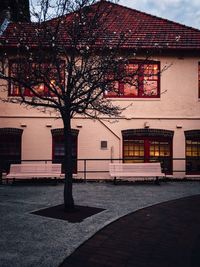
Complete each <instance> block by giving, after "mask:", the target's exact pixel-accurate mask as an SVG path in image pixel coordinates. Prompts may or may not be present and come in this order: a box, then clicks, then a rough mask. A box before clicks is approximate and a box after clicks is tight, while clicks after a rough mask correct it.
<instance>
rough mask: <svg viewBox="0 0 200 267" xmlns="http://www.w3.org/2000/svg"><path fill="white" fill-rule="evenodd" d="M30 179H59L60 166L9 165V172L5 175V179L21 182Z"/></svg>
mask: <svg viewBox="0 0 200 267" xmlns="http://www.w3.org/2000/svg"><path fill="white" fill-rule="evenodd" d="M32 178H54V179H60V178H61V164H50V163H47V164H42V163H32V164H25V163H22V164H11V166H10V172H9V174H7V175H6V177H5V179H6V180H7V182H8V180H9V179H13V180H21V179H32Z"/></svg>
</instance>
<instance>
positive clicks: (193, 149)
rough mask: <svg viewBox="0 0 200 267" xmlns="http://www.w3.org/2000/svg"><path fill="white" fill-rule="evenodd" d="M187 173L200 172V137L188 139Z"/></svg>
mask: <svg viewBox="0 0 200 267" xmlns="http://www.w3.org/2000/svg"><path fill="white" fill-rule="evenodd" d="M186 174H190V175H191V174H194V175H195V174H200V137H196V138H191V137H190V138H189V139H186Z"/></svg>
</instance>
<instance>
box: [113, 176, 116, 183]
mask: <svg viewBox="0 0 200 267" xmlns="http://www.w3.org/2000/svg"><path fill="white" fill-rule="evenodd" d="M113 184H114V185H116V184H117V177H114V180H113Z"/></svg>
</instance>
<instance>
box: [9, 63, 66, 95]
mask: <svg viewBox="0 0 200 267" xmlns="http://www.w3.org/2000/svg"><path fill="white" fill-rule="evenodd" d="M64 71H65V67H64V62H63V61H62V62H61V63H60V66H59V67H58V68H56V66H55V65H54V64H52V63H35V62H32V63H27V64H26V63H23V62H20V63H19V62H13V61H11V62H9V75H10V77H12V78H14V79H16V80H14V81H12V82H11V81H10V84H9V95H10V96H20V95H23V96H30V97H31V96H33V95H35V94H38V95H42V96H55V91H56V90H57V91H58V90H60V89H59V88H60V86H61V85H62V84H64ZM17 80H18V81H19V82H17Z"/></svg>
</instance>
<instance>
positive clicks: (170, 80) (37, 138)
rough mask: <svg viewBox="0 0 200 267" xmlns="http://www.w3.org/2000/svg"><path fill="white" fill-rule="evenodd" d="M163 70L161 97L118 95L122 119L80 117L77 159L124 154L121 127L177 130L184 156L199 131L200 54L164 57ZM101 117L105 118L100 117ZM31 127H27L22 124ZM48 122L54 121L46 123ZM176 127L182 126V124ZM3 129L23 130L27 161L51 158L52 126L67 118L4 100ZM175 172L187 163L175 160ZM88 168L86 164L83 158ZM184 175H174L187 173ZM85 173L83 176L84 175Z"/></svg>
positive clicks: (177, 149)
mask: <svg viewBox="0 0 200 267" xmlns="http://www.w3.org/2000/svg"><path fill="white" fill-rule="evenodd" d="M154 59H155V60H160V61H161V68H163V67H164V66H165V65H166V66H169V68H168V69H167V70H165V71H163V73H162V75H161V97H160V98H159V99H117V100H116V99H113V101H114V103H116V104H120V105H121V106H122V107H127V106H128V108H127V109H126V110H125V111H124V112H123V114H122V115H123V116H124V117H123V118H117V119H113V120H108V119H104V120H102V122H100V121H93V120H89V119H82V118H75V119H73V122H72V127H73V128H75V129H79V137H78V157H79V158H80V159H83V158H112V157H113V158H118V157H119V158H120V157H121V156H122V141H121V138H122V136H121V131H122V130H125V129H137V128H144V123H145V122H148V123H149V125H150V128H157V129H166V130H172V131H174V139H173V157H174V158H184V157H185V137H184V131H185V130H193V129H200V99H199V98H198V62H199V61H200V58H182V59H178V58H175V57H165V58H164V57H163V58H154ZM1 84H2V83H1ZM101 119H102V118H101ZM24 125H26V127H23V126H24ZM47 125H51V128H50V127H47ZM177 125H179V126H181V128H177ZM0 127H16V128H23V130H24V131H23V136H22V159H28V160H31V159H32V160H33V159H51V158H52V136H51V129H54V128H62V127H63V126H62V121H61V120H59V119H56V118H55V114H54V113H52V114H51V116H50V115H49V114H44V113H42V112H38V111H37V110H35V109H30V108H29V109H27V108H23V107H22V106H19V105H15V104H8V103H7V104H5V103H1V104H0ZM100 141H108V149H105V150H102V149H100ZM173 166H174V169H175V170H181V169H184V166H185V162H184V161H175V162H174V164H173ZM88 167H89V168H90V170H94V169H99V170H107V169H108V161H99V162H89V163H88ZM78 168H79V170H83V162H79V166H78ZM184 175H185V173H174V176H175V177H183V176H184ZM79 176H80V177H81V176H83V175H82V174H80V175H79ZM89 177H90V178H98V177H101V178H106V177H109V176H108V174H107V173H99V174H90V175H88V178H89Z"/></svg>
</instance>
